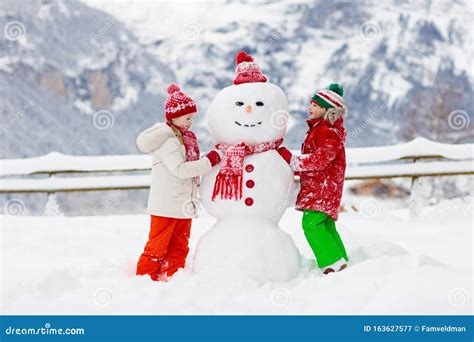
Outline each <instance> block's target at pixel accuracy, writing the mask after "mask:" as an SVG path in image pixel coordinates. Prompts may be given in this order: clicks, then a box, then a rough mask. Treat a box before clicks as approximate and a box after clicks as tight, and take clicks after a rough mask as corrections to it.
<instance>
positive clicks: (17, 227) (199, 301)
mask: <svg viewBox="0 0 474 342" xmlns="http://www.w3.org/2000/svg"><path fill="white" fill-rule="evenodd" d="M300 219H301V214H300V213H298V212H296V211H295V210H294V209H293V208H289V209H288V210H287V211H286V213H285V215H284V217H283V219H282V221H281V223H280V226H281V227H282V229H284V230H285V231H286V232H288V233H289V234H291V235H292V237H293V238H294V240H295V242H296V244H297V246H298V248H299V250H300V252H301V253H302V254H303V255H304V257H305V258H306V259H307V260H306V262H305V263H304V267H303V269H302V270H301V274H300V275H299V276H298V277H297V278H296V279H293V280H292V281H290V282H288V283H279V284H276V283H266V284H264V285H261V286H258V285H257V284H256V283H253V282H251V281H249V280H242V281H235V280H233V281H230V280H228V278H227V277H226V276H225V275H223V276H222V277H216V279H212V280H211V279H206V278H204V277H203V276H200V275H199V274H196V273H194V272H193V270H192V259H193V253H194V251H195V246H196V243H197V241H198V239H199V237H200V236H201V235H202V234H203V233H204V232H206V231H207V230H208V229H209V228H210V227H211V225H212V223H213V219H212V218H211V217H210V216H209V215H207V214H206V213H203V214H202V216H201V218H199V219H197V220H195V221H194V223H193V228H192V236H191V245H190V247H191V252H190V255H189V257H188V264H187V267H186V269H184V270H181V271H179V272H178V273H177V274H176V275H175V277H174V278H173V279H171V280H170V281H169V282H167V283H156V282H152V281H151V280H150V279H148V278H147V277H136V276H134V271H135V263H136V260H137V258H138V256H139V254H140V252H141V251H142V249H143V246H144V243H145V240H146V237H147V234H148V223H149V222H148V221H149V218H148V217H147V216H144V215H134V216H92V217H26V216H2V217H1V230H0V232H1V235H0V236H1V239H2V241H1V253H0V256H1V258H2V272H1V276H2V280H1V286H2V289H1V293H2V304H1V309H2V313H3V314H20V315H21V314H336V315H338V314H356V315H357V314H454V315H458V314H472V311H473V309H472V293H473V291H472V284H473V278H472V276H473V272H472V271H473V267H472V265H473V264H472V246H473V240H472V237H473V235H472V229H473V220H472V201H471V200H469V201H466V200H461V199H456V200H445V201H443V202H442V203H440V204H438V205H436V206H433V207H428V208H425V209H424V211H423V213H422V216H421V217H420V218H417V219H410V218H409V217H408V211H407V210H405V209H396V210H395V209H389V208H387V207H385V206H384V203H383V202H380V201H378V202H377V201H376V200H374V199H367V200H366V203H365V207H364V210H361V211H359V212H346V213H342V214H341V217H340V219H339V231H340V233H341V236H342V238H343V240H344V241H345V243H346V245H347V249H348V252H349V256H350V258H351V261H350V264H349V268H348V269H347V270H345V271H344V272H341V273H337V274H331V275H328V276H322V275H321V274H320V272H319V271H318V270H315V269H311V268H312V265H313V263H314V261H313V262H311V261H310V259H312V253H311V250H310V249H309V247H308V245H307V244H306V241H305V238H304V235H303V233H302V230H301V227H300Z"/></svg>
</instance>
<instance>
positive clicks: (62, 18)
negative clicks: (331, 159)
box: [0, 0, 473, 158]
mask: <svg viewBox="0 0 474 342" xmlns="http://www.w3.org/2000/svg"><path fill="white" fill-rule="evenodd" d="M93 7H95V8H93ZM471 16H472V10H471V8H470V6H469V4H467V3H463V2H450V3H443V2H432V1H424V2H417V3H416V4H415V3H413V4H412V3H409V2H404V1H392V2H386V3H384V4H383V5H381V4H379V3H377V2H372V1H361V2H356V3H349V2H327V1H317V2H303V3H292V2H276V3H274V2H258V3H237V2H213V3H202V2H198V3H190V4H186V5H185V4H183V3H179V2H178V3H171V2H170V3H154V2H131V1H124V2H115V1H90V2H88V1H86V2H85V3H78V2H66V1H61V0H58V1H35V2H31V1H26V0H22V1H14V0H4V1H2V3H1V4H0V25H1V26H2V27H3V28H4V30H3V31H4V34H3V35H2V36H1V37H0V47H1V49H0V94H1V97H2V100H3V101H2V102H1V105H0V106H1V107H0V111H1V113H2V130H1V134H2V150H1V154H2V155H1V158H7V157H8V158H11V157H24V156H36V155H41V154H44V153H47V152H49V151H51V150H56V151H59V152H63V153H67V154H75V155H78V154H124V153H134V152H136V150H135V144H134V139H135V136H136V135H137V133H138V132H139V131H140V130H141V129H143V128H144V127H146V126H148V125H151V124H152V123H154V122H155V121H158V120H161V118H162V109H161V108H162V104H163V99H164V91H165V88H166V85H167V83H169V82H171V81H177V82H178V83H180V84H181V85H182V86H183V88H184V89H185V90H186V91H187V92H189V93H190V94H191V95H193V96H194V97H195V98H196V99H197V101H198V104H199V108H200V113H201V115H200V120H198V123H197V125H196V127H195V129H196V130H197V131H198V135H199V138H200V139H201V141H202V145H203V149H206V148H209V147H210V142H209V140H208V136H207V134H206V128H205V124H204V121H203V120H202V118H203V116H204V115H203V114H204V112H205V110H206V108H207V105H208V104H209V102H210V100H211V99H212V98H213V97H214V95H215V94H216V93H217V92H218V91H219V89H221V88H222V87H225V86H227V85H230V84H231V82H232V79H233V76H234V55H235V53H236V52H237V51H238V50H241V49H245V50H247V51H248V52H250V53H252V54H254V55H255V57H256V61H257V62H258V63H259V65H260V66H261V68H262V69H263V71H264V72H265V73H266V74H267V75H268V77H269V79H270V81H271V82H273V83H276V84H278V85H279V86H281V87H282V88H283V89H284V90H285V92H286V93H287V95H288V98H289V101H290V103H291V113H292V115H293V119H294V120H293V121H292V122H293V124H292V129H291V130H290V131H289V134H288V136H287V139H286V144H287V145H289V147H291V148H298V147H299V144H300V142H301V139H302V138H303V135H304V133H305V131H306V126H305V122H304V118H305V116H306V105H307V101H308V98H309V97H310V96H311V95H312V93H313V92H314V91H316V90H317V89H319V88H321V87H324V86H326V85H327V84H329V83H330V82H333V81H337V82H340V83H342V84H343V85H344V87H345V89H346V95H345V98H346V103H347V104H348V106H349V108H350V113H349V116H348V117H347V126H348V131H349V136H348V145H349V146H361V145H374V144H375V145H379V144H391V143H394V142H397V141H400V140H407V139H411V138H413V137H414V136H418V135H422V136H426V137H428V138H432V139H437V140H441V141H447V142H466V141H472V134H470V132H471V126H470V120H471V119H472V112H470V109H471V105H472V79H473V75H472V68H470V66H471V60H472V58H473V49H472V30H471V29H470V25H469V19H470V18H471ZM453 111H455V113H454V114H452V112H453ZM449 114H451V116H449ZM448 116H449V118H448ZM453 126H454V129H453ZM20 142H21V143H20Z"/></svg>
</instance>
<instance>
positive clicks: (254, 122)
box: [206, 82, 289, 145]
mask: <svg viewBox="0 0 474 342" xmlns="http://www.w3.org/2000/svg"><path fill="white" fill-rule="evenodd" d="M206 118H207V124H208V127H209V130H210V132H211V137H212V140H213V141H214V143H216V144H217V143H225V144H232V145H233V144H238V143H241V142H245V143H247V144H250V145H254V144H257V143H261V142H265V141H271V140H276V139H280V138H283V137H284V135H285V132H286V127H287V124H288V119H289V113H288V100H287V99H286V96H285V93H283V91H282V90H281V89H280V88H279V87H277V86H276V85H274V84H272V83H262V82H257V83H243V84H239V85H233V86H230V87H227V88H224V89H222V90H221V91H220V92H219V93H218V94H217V96H216V97H215V99H214V100H213V101H212V103H211V105H210V107H209V109H208V110H207V114H206Z"/></svg>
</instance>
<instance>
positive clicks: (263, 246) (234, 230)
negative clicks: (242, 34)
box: [194, 83, 300, 283]
mask: <svg viewBox="0 0 474 342" xmlns="http://www.w3.org/2000/svg"><path fill="white" fill-rule="evenodd" d="M247 106H250V108H249V107H247ZM288 118H289V113H288V102H287V99H286V96H285V94H284V93H283V91H282V90H281V89H280V88H278V87H277V86H275V85H273V84H271V83H247V84H240V85H237V86H235V85H234V86H231V87H227V88H224V89H223V90H222V91H221V92H220V93H219V94H218V95H217V96H216V98H215V99H214V101H213V102H212V104H211V106H210V107H209V110H208V112H207V122H208V126H209V129H210V132H211V137H212V139H213V141H214V143H215V144H219V143H223V144H229V145H235V144H238V143H241V142H244V143H246V144H248V145H256V144H259V143H265V142H268V141H274V140H278V139H281V138H283V136H284V134H285V132H286V126H287V122H288ZM243 165H244V166H243V181H242V198H241V199H235V198H232V199H221V198H220V197H219V196H217V197H215V199H214V200H213V199H212V195H213V190H214V184H215V180H216V176H217V174H218V172H219V170H220V164H219V165H217V166H216V167H215V168H214V169H213V170H212V171H211V172H209V173H208V174H206V175H204V176H203V179H202V182H201V186H200V195H201V200H202V203H203V205H204V207H205V209H206V211H207V212H208V213H209V214H210V215H211V216H213V217H215V218H216V219H217V223H216V224H215V225H214V226H213V227H212V228H211V230H209V231H208V232H207V233H206V234H204V236H203V237H202V238H201V239H200V241H199V242H198V246H197V250H196V254H195V258H194V268H195V270H196V271H197V272H202V273H205V272H208V273H209V275H211V274H212V275H216V274H221V275H223V274H226V277H228V276H229V275H233V276H238V277H242V276H243V277H249V278H251V279H254V280H256V281H258V282H259V283H263V282H266V281H288V280H289V279H291V278H293V277H295V276H297V274H298V273H299V269H300V255H299V252H298V250H297V248H296V246H295V244H294V242H293V240H292V239H291V237H290V236H289V235H288V234H286V233H285V232H283V231H282V230H280V229H279V227H278V222H279V221H280V219H281V217H282V215H283V213H284V212H285V210H286V208H287V207H288V205H289V201H290V196H291V193H292V190H293V173H292V171H291V169H290V168H289V166H288V164H287V163H286V162H285V161H284V160H283V158H282V157H281V156H280V155H279V154H278V152H277V151H276V150H274V149H271V150H268V151H266V152H261V153H255V154H251V155H248V156H245V157H244V164H243Z"/></svg>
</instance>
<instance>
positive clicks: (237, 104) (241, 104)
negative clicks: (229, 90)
mask: <svg viewBox="0 0 474 342" xmlns="http://www.w3.org/2000/svg"><path fill="white" fill-rule="evenodd" d="M235 105H236V106H239V107H240V106H243V105H244V103H243V102H242V101H237V102H236V103H235Z"/></svg>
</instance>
